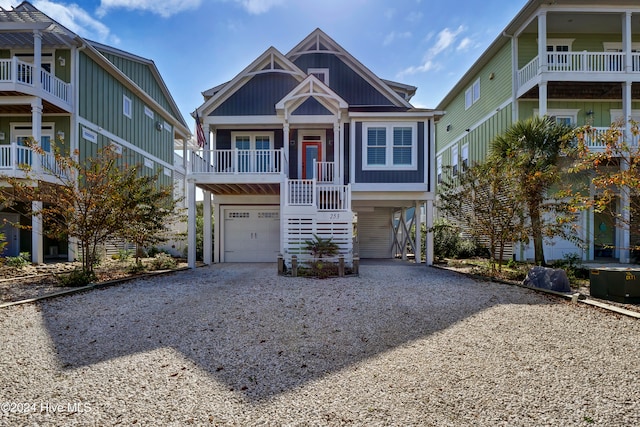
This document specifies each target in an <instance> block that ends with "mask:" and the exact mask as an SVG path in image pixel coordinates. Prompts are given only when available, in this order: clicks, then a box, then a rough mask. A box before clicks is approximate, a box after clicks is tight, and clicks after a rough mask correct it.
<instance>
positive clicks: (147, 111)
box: [144, 105, 154, 119]
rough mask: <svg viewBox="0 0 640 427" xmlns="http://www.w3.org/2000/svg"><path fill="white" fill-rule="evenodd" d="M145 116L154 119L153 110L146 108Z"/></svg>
mask: <svg viewBox="0 0 640 427" xmlns="http://www.w3.org/2000/svg"><path fill="white" fill-rule="evenodd" d="M144 114H145V115H146V116H147V117H149V118H151V119H153V118H154V114H153V110H152V109H151V108H149V107H147V106H146V105H145V106H144Z"/></svg>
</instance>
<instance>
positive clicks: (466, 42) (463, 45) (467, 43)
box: [456, 37, 473, 52]
mask: <svg viewBox="0 0 640 427" xmlns="http://www.w3.org/2000/svg"><path fill="white" fill-rule="evenodd" d="M471 43H473V41H472V40H471V39H470V38H469V37H465V38H463V39H462V40H460V43H459V44H458V47H457V48H456V50H457V51H458V52H462V51H465V50H468V49H469V48H470V47H471Z"/></svg>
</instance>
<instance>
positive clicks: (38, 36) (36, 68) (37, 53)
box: [31, 30, 42, 142]
mask: <svg viewBox="0 0 640 427" xmlns="http://www.w3.org/2000/svg"><path fill="white" fill-rule="evenodd" d="M41 70H42V33H41V32H40V31H38V30H36V31H34V32H33V76H31V77H32V78H33V86H34V87H35V88H36V93H38V92H37V89H40V88H42V78H41V77H40V74H41ZM38 142H39V141H38Z"/></svg>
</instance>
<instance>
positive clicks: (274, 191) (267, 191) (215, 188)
mask: <svg viewBox="0 0 640 427" xmlns="http://www.w3.org/2000/svg"><path fill="white" fill-rule="evenodd" d="M197 186H198V188H201V189H202V190H204V191H210V192H211V193H213V194H214V195H224V196H252V195H268V196H273V195H278V194H280V184H197Z"/></svg>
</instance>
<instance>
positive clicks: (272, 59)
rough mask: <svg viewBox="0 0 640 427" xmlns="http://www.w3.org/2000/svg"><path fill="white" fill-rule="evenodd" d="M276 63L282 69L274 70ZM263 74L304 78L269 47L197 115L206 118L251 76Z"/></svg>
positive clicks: (302, 73) (204, 105) (214, 96)
mask: <svg viewBox="0 0 640 427" xmlns="http://www.w3.org/2000/svg"><path fill="white" fill-rule="evenodd" d="M276 63H277V64H279V65H280V66H281V67H282V69H280V68H275V64H276ZM266 66H268V68H267V69H264V68H265V67H266ZM264 73H285V74H290V75H292V76H293V77H294V78H295V79H296V80H298V81H302V80H303V79H304V78H305V77H306V75H305V73H304V72H302V70H300V69H299V68H298V67H297V66H296V65H295V64H294V63H293V62H291V61H290V60H289V59H287V58H286V57H285V56H284V55H282V53H280V52H279V51H278V50H277V49H276V48H274V47H270V48H269V49H267V50H266V51H265V52H264V53H263V54H262V55H260V56H259V57H258V58H256V59H255V60H254V61H253V62H252V63H251V64H249V66H248V67H246V68H245V69H244V70H242V71H241V72H240V73H239V74H238V75H236V76H235V77H234V78H233V79H232V80H231V81H229V82H228V83H226V84H225V85H224V87H223V88H221V89H220V90H219V91H218V92H216V94H215V95H213V96H212V97H211V98H209V99H208V100H207V101H206V102H205V103H204V104H202V105H201V106H200V107H198V110H197V111H198V115H199V116H200V117H203V118H204V117H207V116H208V115H209V113H210V112H211V111H213V110H215V109H216V108H217V107H219V106H220V104H222V103H223V102H224V101H226V100H227V99H228V98H229V97H230V96H231V95H233V94H234V93H235V92H237V91H238V90H239V89H240V88H241V87H242V86H244V85H245V84H246V83H247V82H248V81H249V80H251V78H252V77H253V76H255V75H257V74H264Z"/></svg>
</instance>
